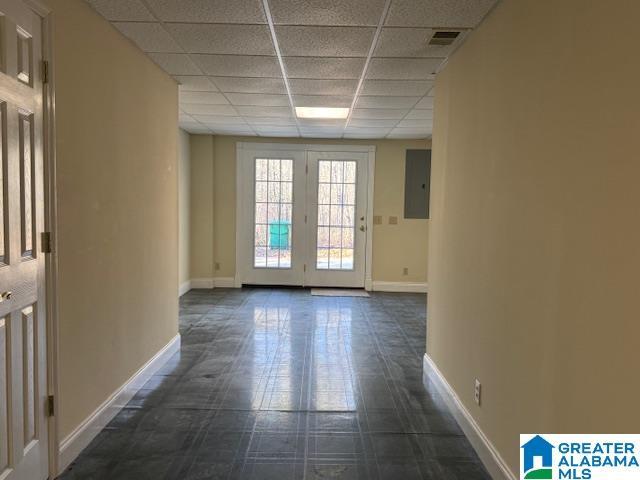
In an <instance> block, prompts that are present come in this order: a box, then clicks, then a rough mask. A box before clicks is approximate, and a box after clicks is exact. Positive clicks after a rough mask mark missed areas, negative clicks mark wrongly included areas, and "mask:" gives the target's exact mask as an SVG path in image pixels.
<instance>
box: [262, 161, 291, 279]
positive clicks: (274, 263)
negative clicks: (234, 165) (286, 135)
mask: <svg viewBox="0 0 640 480" xmlns="http://www.w3.org/2000/svg"><path fill="white" fill-rule="evenodd" d="M254 178H255V190H254V193H255V197H254V198H255V206H254V207H255V216H254V242H253V245H254V257H253V266H254V268H276V269H288V268H291V247H292V245H291V243H292V231H293V218H292V211H293V160H291V159H273V158H256V159H255V176H254Z"/></svg>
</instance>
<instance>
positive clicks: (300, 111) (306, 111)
mask: <svg viewBox="0 0 640 480" xmlns="http://www.w3.org/2000/svg"><path fill="white" fill-rule="evenodd" d="M296 115H297V116H298V118H347V117H348V116H349V109H348V108H329V107H296Z"/></svg>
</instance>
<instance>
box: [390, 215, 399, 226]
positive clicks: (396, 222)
mask: <svg viewBox="0 0 640 480" xmlns="http://www.w3.org/2000/svg"><path fill="white" fill-rule="evenodd" d="M397 224H398V217H389V225H397Z"/></svg>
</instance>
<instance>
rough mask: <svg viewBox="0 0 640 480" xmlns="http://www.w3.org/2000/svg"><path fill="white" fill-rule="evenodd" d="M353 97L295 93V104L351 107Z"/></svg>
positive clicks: (302, 105)
mask: <svg viewBox="0 0 640 480" xmlns="http://www.w3.org/2000/svg"><path fill="white" fill-rule="evenodd" d="M352 101H353V97H345V96H333V95H295V96H294V97H293V104H294V105H295V106H296V107H331V108H335V107H343V108H344V107H350V106H351V102H352Z"/></svg>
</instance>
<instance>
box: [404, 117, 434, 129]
mask: <svg viewBox="0 0 640 480" xmlns="http://www.w3.org/2000/svg"><path fill="white" fill-rule="evenodd" d="M396 126H397V127H398V128H426V129H432V128H433V119H431V118H430V119H424V118H421V119H417V118H404V119H402V120H400V122H399V123H398V125H396Z"/></svg>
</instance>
